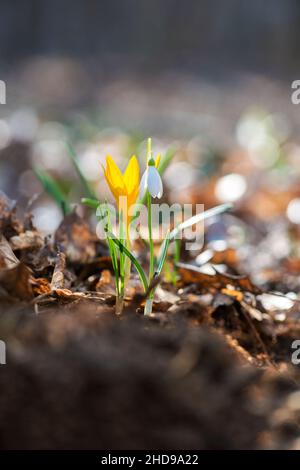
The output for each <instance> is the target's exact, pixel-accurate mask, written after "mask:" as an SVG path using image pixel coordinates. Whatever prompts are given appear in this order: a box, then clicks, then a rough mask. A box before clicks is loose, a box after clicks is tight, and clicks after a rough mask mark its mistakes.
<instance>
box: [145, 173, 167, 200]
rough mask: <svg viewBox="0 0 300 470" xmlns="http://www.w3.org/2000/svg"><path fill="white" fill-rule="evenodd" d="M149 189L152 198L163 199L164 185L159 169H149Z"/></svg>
mask: <svg viewBox="0 0 300 470" xmlns="http://www.w3.org/2000/svg"><path fill="white" fill-rule="evenodd" d="M147 187H148V191H149V193H150V194H151V196H152V197H154V198H156V197H158V198H161V197H162V194H163V185H162V181H161V177H160V174H159V173H158V171H157V169H156V168H155V167H154V166H149V167H148V177H147Z"/></svg>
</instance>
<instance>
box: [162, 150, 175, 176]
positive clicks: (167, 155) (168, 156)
mask: <svg viewBox="0 0 300 470" xmlns="http://www.w3.org/2000/svg"><path fill="white" fill-rule="evenodd" d="M176 150H177V149H176V148H175V147H171V148H169V149H168V150H167V151H166V153H165V154H164V156H163V157H162V159H161V160H160V163H159V166H158V171H159V173H160V175H163V174H164V172H165V171H166V169H167V168H168V166H169V165H170V163H171V161H172V159H173V157H174V155H175V153H176Z"/></svg>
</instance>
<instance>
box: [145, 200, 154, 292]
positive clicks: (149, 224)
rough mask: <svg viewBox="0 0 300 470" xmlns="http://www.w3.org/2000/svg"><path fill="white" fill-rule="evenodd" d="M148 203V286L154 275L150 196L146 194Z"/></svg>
mask: <svg viewBox="0 0 300 470" xmlns="http://www.w3.org/2000/svg"><path fill="white" fill-rule="evenodd" d="M147 203H148V232H149V248H150V263H149V284H150V283H151V281H152V278H153V274H154V244H153V238H152V207H151V194H150V193H149V192H148V194H147Z"/></svg>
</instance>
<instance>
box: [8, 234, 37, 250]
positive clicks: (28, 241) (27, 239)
mask: <svg viewBox="0 0 300 470" xmlns="http://www.w3.org/2000/svg"><path fill="white" fill-rule="evenodd" d="M9 243H10V245H11V247H12V249H13V250H28V249H34V250H36V249H39V248H42V247H43V246H44V238H43V237H42V236H41V235H40V234H39V233H38V232H37V231H36V230H26V232H23V233H20V234H19V235H15V236H13V237H11V238H10V239H9Z"/></svg>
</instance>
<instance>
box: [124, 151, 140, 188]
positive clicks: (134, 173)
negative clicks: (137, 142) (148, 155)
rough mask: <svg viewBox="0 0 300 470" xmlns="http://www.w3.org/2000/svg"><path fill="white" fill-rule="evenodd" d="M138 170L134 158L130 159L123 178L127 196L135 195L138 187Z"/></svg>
mask: <svg viewBox="0 0 300 470" xmlns="http://www.w3.org/2000/svg"><path fill="white" fill-rule="evenodd" d="M139 179H140V168H139V164H138V161H137V158H136V156H133V157H131V159H130V160H129V163H128V165H127V168H126V171H125V173H124V176H123V180H124V184H125V186H126V189H127V194H128V195H133V194H136V193H137V192H138V191H137V188H138V186H139Z"/></svg>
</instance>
